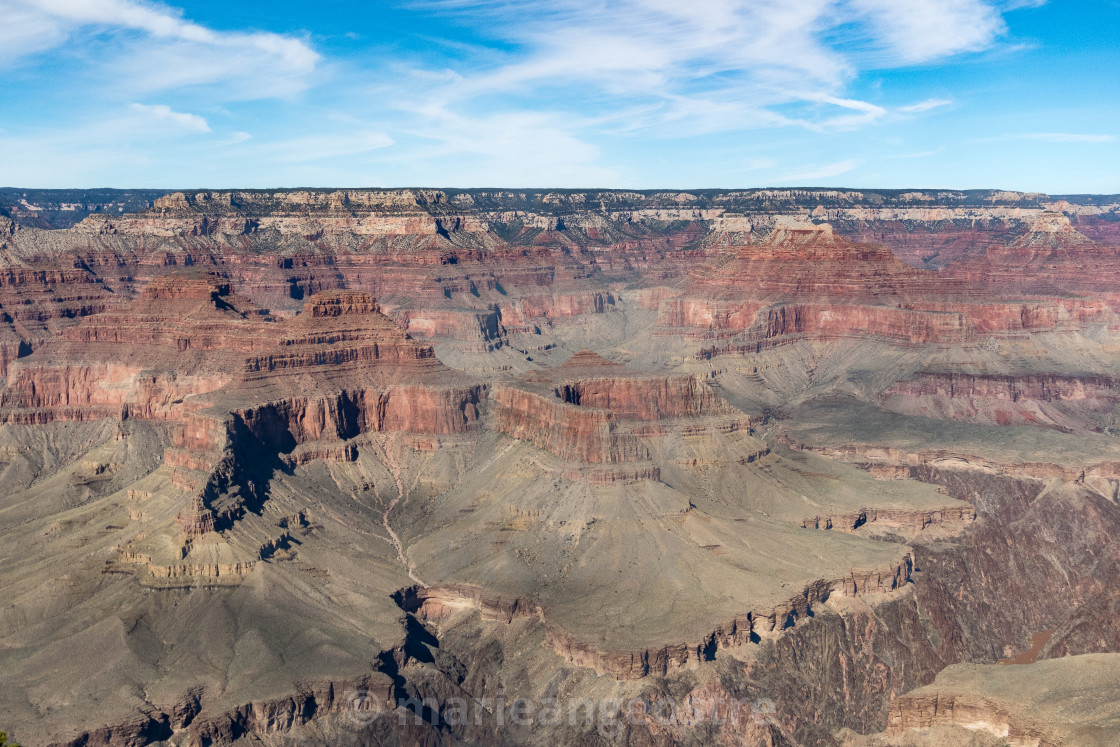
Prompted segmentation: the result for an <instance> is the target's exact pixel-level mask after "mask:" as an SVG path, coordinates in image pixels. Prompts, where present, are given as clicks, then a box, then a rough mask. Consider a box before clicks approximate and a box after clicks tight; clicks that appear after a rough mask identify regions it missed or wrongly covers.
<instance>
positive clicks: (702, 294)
mask: <svg viewBox="0 0 1120 747" xmlns="http://www.w3.org/2000/svg"><path fill="white" fill-rule="evenodd" d="M19 199H24V198H19ZM28 199H30V198H28ZM51 204H54V203H51ZM83 204H84V203H83ZM106 204H108V203H106ZM129 204H130V205H131V204H132V203H129ZM1116 209H1117V206H1116V204H1113V203H1110V202H1108V201H1105V202H1101V201H1099V200H1098V201H1090V202H1086V203H1084V204H1081V203H1076V202H1069V201H1066V202H1061V201H1054V200H1049V199H1048V198H1046V196H1045V195H1027V194H1018V193H995V192H976V193H953V192H937V193H919V192H913V193H898V194H885V193H878V192H850V191H812V190H756V191H740V192H724V193H718V192H702V193H663V192H662V193H629V192H599V193H548V192H478V191H464V192H454V191H438V190H420V191H414V190H396V191H344V192H332V191H304V192H299V191H296V192H199V193H174V194H171V195H166V196H163V197H160V198H158V199H156V200H154V201H153V205H152V207H151V208H150V209H147V210H144V211H141V212H138V213H128V212H125V213H117V214H113V215H110V214H107V213H105V214H93V215H90V216H89V217H88V218H86V219H85V220H83V221H82V222H81V223H79V224H78V225H76V226H74V227H73V228H70V229H66V230H58V231H43V230H41V229H36V228H31V227H28V226H26V225H21V224H16V223H12V224H10V230H9V231H7V232H6V236H5V238H4V241H3V244H2V246H0V267H3V268H5V269H6V272H7V273H8V275H7V277H8V280H7V282H4V281H2V280H0V306H3V308H4V309H6V310H7V313H8V315H9V316H10V317H11V319H10V320H6V321H5V322H4V324H5V325H6V326H5V327H4V328H3V330H2V331H3V337H4V338H7V339H0V363H3V364H4V365H6V363H7V362H8V361H10V360H14V359H15V358H17V357H19V356H20V355H26V353H27V352H28V351H29V350H32V349H34V348H36V347H37V346H39V345H40V344H42V342H43V341H44V340H46V339H48V338H49V337H50V336H51V335H52V334H54V333H55V332H56V331H57V330H59V329H62V328H64V327H66V326H69V325H70V324H72V323H73V320H74V319H76V318H80V317H82V316H86V315H89V314H92V313H98V312H100V311H104V310H106V309H110V308H115V307H118V306H119V305H120V304H121V303H123V302H124V301H127V300H128V299H129V298H131V297H133V296H134V295H135V294H137V293H138V292H139V291H140V290H141V289H142V288H143V286H144V285H145V284H146V283H147V282H149V281H150V280H151V279H152V278H154V277H157V276H159V275H162V274H164V273H166V272H169V271H172V270H175V269H181V268H183V267H185V266H193V267H205V268H211V269H214V270H215V271H218V272H220V273H221V274H223V275H224V276H226V277H228V278H229V279H230V281H231V282H232V284H233V289H234V290H235V291H236V292H238V293H241V294H243V295H245V296H247V297H248V298H251V299H252V300H253V301H254V302H255V303H256V304H257V305H259V306H262V307H268V308H272V309H274V310H277V311H285V312H294V311H296V310H298V309H299V308H300V306H301V305H302V303H301V302H302V301H303V300H304V299H305V298H306V297H307V296H310V295H312V294H314V293H320V292H323V291H327V290H340V289H352V290H359V291H364V292H367V293H370V294H371V295H373V296H375V297H377V298H379V299H380V300H381V302H382V304H383V305H384V307H385V308H386V309H387V310H388V311H389V313H390V315H391V316H392V317H393V318H394V319H395V320H396V321H397V322H398V323H400V324H401V325H402V326H404V327H405V328H406V329H407V330H409V331H410V332H412V333H413V334H415V335H418V336H422V337H425V338H428V339H431V340H445V341H448V342H451V343H453V344H455V345H457V346H458V347H459V349H460V350H462V351H463V352H465V353H469V354H478V353H485V352H490V351H492V350H494V349H496V348H500V347H502V346H503V345H507V344H508V343H509V341H511V340H514V341H517V338H518V337H519V336H521V335H523V334H530V335H536V334H538V333H540V331H541V327H545V328H547V327H549V326H552V325H553V324H558V323H563V322H564V320H568V319H579V318H583V317H587V316H594V315H598V314H604V313H609V312H611V311H612V310H615V309H617V308H618V307H619V303H620V300H621V296H620V294H619V290H620V289H622V288H625V287H636V288H637V287H640V288H643V292H645V290H644V287H645V286H647V285H649V284H650V283H661V284H668V285H670V286H676V288H677V291H678V292H680V291H686V290H688V289H689V288H693V290H692V291H690V292H685V293H684V294H683V295H681V297H680V298H679V300H677V301H675V302H671V303H669V304H668V305H667V306H666V307H665V308H663V309H662V310H661V319H660V321H659V323H660V325H661V326H663V327H665V328H667V329H668V328H673V329H675V330H677V333H676V334H680V333H684V334H691V333H687V332H684V331H685V330H709V329H726V330H747V329H749V328H751V327H752V326H753V327H757V329H756V330H755V332H754V333H753V334H752V335H751V336H749V337H751V338H752V339H749V340H747V341H741V342H739V343H738V344H737V346H736V345H734V344H733V345H732V346H731V347H732V348H735V347H737V348H740V349H746V347H747V346H748V345H749V344H752V343H753V344H755V346H756V347H757V345H758V340H755V339H753V338H754V337H759V338H761V339H763V340H764V339H768V337H769V338H772V337H774V336H775V335H778V334H786V333H779V332H776V331H775V330H773V329H772V327H773V324H774V322H773V321H772V320H767V318H766V317H764V318H763V319H758V318H757V315H758V314H759V312H760V310H763V309H764V308H765V307H767V306H773V305H774V304H775V303H779V302H781V303H788V302H790V301H793V300H800V301H801V303H803V304H804V303H805V302H806V301H809V300H811V301H813V302H814V303H822V302H823V301H824V299H827V302H826V303H822V305H828V306H835V305H837V304H841V305H842V306H843V308H841V309H838V310H836V309H834V310H833V316H832V317H828V316H823V317H822V314H821V313H820V312H819V311H817V310H816V309H808V308H806V309H805V310H804V311H803V312H802V316H803V317H804V319H805V325H806V326H805V328H804V329H801V330H793V331H790V332H789V333H788V334H799V335H802V336H804V335H809V336H817V337H835V336H843V335H866V334H874V335H880V336H884V337H886V338H888V339H895V340H899V341H903V342H907V343H914V342H922V341H927V340H932V341H938V340H940V341H952V340H961V339H970V335H972V334H974V333H975V334H990V333H1000V332H1005V331H1014V330H1017V329H1024V328H1027V329H1038V328H1049V327H1053V326H1054V323H1052V322H1045V323H1043V324H1041V325H1039V324H1034V323H1025V322H1019V321H1017V320H1016V319H1017V317H1018V312H1009V313H1002V312H1001V311H1000V310H998V309H995V308H993V307H992V306H991V304H990V303H989V307H988V308H986V309H980V308H976V309H972V308H971V306H972V305H973V304H975V303H977V302H980V303H986V302H988V300H989V299H984V298H980V297H978V296H977V293H978V289H977V286H979V287H980V288H986V291H985V292H986V293H988V294H989V295H990V294H991V293H992V292H995V293H996V294H997V295H1004V294H1005V293H1006V292H1007V291H1012V292H1014V293H1019V294H1021V293H1024V292H1031V293H1035V294H1041V295H1044V296H1045V295H1054V294H1056V293H1066V292H1069V291H1071V290H1075V289H1076V288H1077V287H1086V288H1087V287H1092V288H1094V289H1095V290H1098V291H1100V292H1104V290H1105V287H1106V286H1107V283H1108V281H1107V280H1105V279H1104V278H1105V277H1106V276H1107V274H1108V272H1110V270H1108V266H1109V265H1108V263H1107V261H1106V260H1107V256H1108V253H1107V250H1103V249H1102V248H1101V247H1100V246H1099V245H1097V244H1093V243H1091V242H1090V240H1089V238H1088V237H1086V236H1085V235H1083V234H1081V233H1079V232H1078V231H1077V230H1075V228H1074V227H1073V225H1072V224H1070V222H1069V221H1070V219H1071V218H1073V219H1075V220H1077V221H1078V223H1077V225H1079V226H1080V225H1081V224H1082V222H1084V221H1092V220H1097V221H1104V218H1103V217H1102V216H1104V217H1107V216H1110V215H1114V214H1115V212H1116ZM825 221H827V223H825ZM953 232H961V233H962V235H963V236H964V237H965V238H962V239H960V241H959V244H960V246H962V247H963V246H965V245H968V246H970V247H973V246H974V247H976V249H970V250H969V251H967V252H964V251H963V249H962V250H961V251H959V252H957V253H956V254H954V255H952V256H953V257H954V258H957V259H962V260H967V261H966V262H964V263H963V264H960V263H958V264H957V265H954V267H953V269H952V270H950V271H949V272H948V274H949V275H952V276H953V277H954V278H956V280H949V279H947V278H946V277H939V276H938V275H936V274H935V273H931V272H922V271H916V270H912V269H910V268H909V267H907V266H906V265H905V264H903V262H901V261H900V260H899V259H896V258H895V257H894V255H892V254H891V252H890V251H888V250H887V249H885V248H883V245H884V244H885V245H886V246H888V247H890V248H891V249H893V250H895V251H896V252H897V253H898V254H899V256H901V257H903V259H905V260H906V261H907V262H910V263H911V264H918V265H923V264H924V263H923V262H922V261H921V258H920V257H917V256H915V253H917V254H918V255H922V256H925V255H923V250H921V249H920V248H916V247H915V244H914V242H917V243H918V244H919V245H922V244H923V242H927V241H928V244H929V245H934V244H945V245H946V246H948V245H949V244H951V243H952V242H953V241H955V239H952V240H948V243H946V242H947V240H946V238H945V235H946V234H949V235H952V234H953ZM922 236H927V237H928V240H927V239H922V238H920V237H922ZM853 241H854V242H856V243H851V242H853ZM984 247H989V248H990V252H995V254H992V255H991V256H990V257H985V256H983V255H981V254H980V253H979V251H980V250H982V249H983V248H984ZM1000 252H1004V253H1003V254H1000ZM1070 252H1073V253H1074V257H1075V258H1074V259H1072V260H1067V259H1065V258H1064V257H1065V256H1066V255H1068V254H1069V253H1070ZM946 253H947V255H948V254H949V252H948V250H947V252H946ZM935 254H936V252H935ZM1051 255H1053V256H1059V255H1060V256H1061V257H1062V258H1061V259H1059V261H1058V263H1059V264H1061V265H1063V267H1065V268H1067V269H1053V268H1049V265H1052V264H1053V261H1052V259H1048V257H1051ZM947 258H948V256H946V257H940V258H939V259H937V260H936V261H934V262H932V264H928V265H924V266H930V267H940V266H942V265H943V264H944V262H945V260H947ZM969 263H971V264H969ZM1088 268H1096V269H1095V270H1094V272H1093V275H1094V277H1093V279H1091V280H1089V279H1086V278H1085V277H1084V275H1085V274H1086V273H1085V270H1086V269H1088ZM1079 272H1080V274H1081V275H1082V278H1081V279H1080V280H1079V279H1078V277H1077V275H1078V273H1079ZM962 281H963V282H962ZM36 288H38V289H39V290H36ZM736 289H738V290H736ZM29 294H31V295H29ZM36 294H37V295H36ZM647 303H648V302H647ZM31 304H33V305H34V312H33V313H29V309H28V308H27V306H29V305H31ZM939 304H940V305H939ZM1038 304H1040V305H1041V306H1043V307H1045V306H1046V305H1047V304H1046V303H1045V302H1038ZM1068 305H1069V304H1068V302H1067V304H1066V306H1067V311H1068ZM899 308H901V309H903V312H898V311H897V310H898V309H899ZM892 309H893V310H892ZM927 312H928V313H927ZM768 313H770V312H768ZM1042 313H1043V315H1047V314H1049V315H1054V314H1059V313H1060V311H1059V310H1047V311H1043V312H1042ZM1093 313H1094V315H1097V312H1093ZM1074 316H1076V314H1074ZM1005 317H1006V319H1005ZM778 323H779V324H780V321H779V322H778ZM518 342H519V341H518ZM519 346H520V347H525V345H524V343H520V342H519Z"/></svg>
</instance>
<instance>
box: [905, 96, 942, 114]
mask: <svg viewBox="0 0 1120 747" xmlns="http://www.w3.org/2000/svg"><path fill="white" fill-rule="evenodd" d="M952 104H953V101H952V99H926V100H925V101H919V102H918V103H916V104H910V105H909V106H900V107H899V108H898V110H899V111H900V112H905V113H906V114H920V113H922V112H928V111H930V110H932V109H940V108H941V107H943V106H952Z"/></svg>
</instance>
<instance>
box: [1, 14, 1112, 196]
mask: <svg viewBox="0 0 1120 747" xmlns="http://www.w3.org/2000/svg"><path fill="white" fill-rule="evenodd" d="M1118 71H1120V0H1098V1H1097V2H1074V1H1070V0H1067V1H1061V0H1055V1H1053V2H1049V3H1045V2H1037V1H1032V0H520V1H519V2H514V1H512V0H476V1H473V2H472V1H469V0H402V1H401V2H341V1H340V0H317V1H315V2H307V1H306V0H302V1H300V2H295V1H293V0H272V1H271V2H257V1H256V0H241V1H240V2H229V0H223V1H221V2H219V1H218V0H199V1H190V2H188V1H185V0H184V1H181V2H177V3H175V4H169V5H165V4H160V3H154V2H148V1H147V0H0V153H3V157H2V158H0V185H3V186H25V187H69V186H77V187H92V186H114V187H187V188H192V187H219V188H220V187H235V186H239V187H279V186H447V187H468V186H476V187H493V186H510V187H530V186H555V187H620V188H674V187H675V188H699V187H749V186H798V185H800V186H851V187H952V188H979V187H999V188H1006V189H1021V190H1037V191H1045V192H1050V193H1052V194H1056V193H1070V192H1098V193H1120V75H1118V74H1117V73H1118Z"/></svg>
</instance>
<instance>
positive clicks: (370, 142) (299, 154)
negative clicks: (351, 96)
mask: <svg viewBox="0 0 1120 747" xmlns="http://www.w3.org/2000/svg"><path fill="white" fill-rule="evenodd" d="M242 134H243V133H242ZM392 144H393V138H391V137H389V136H388V135H386V134H385V133H383V132H371V131H368V130H364V131H363V130H360V131H353V132H337V133H335V134H331V135H305V136H303V137H297V138H291V139H289V140H280V141H274V142H271V143H261V144H260V145H258V146H256V147H255V148H254V149H253V150H254V152H255V153H256V154H257V155H260V156H262V157H267V158H269V159H270V160H272V161H277V162H281V163H307V162H313V161H324V160H327V159H331V158H338V157H340V156H356V155H360V154H363V153H369V152H370V151H373V150H378V149H380V148H387V147H389V146H390V145H392Z"/></svg>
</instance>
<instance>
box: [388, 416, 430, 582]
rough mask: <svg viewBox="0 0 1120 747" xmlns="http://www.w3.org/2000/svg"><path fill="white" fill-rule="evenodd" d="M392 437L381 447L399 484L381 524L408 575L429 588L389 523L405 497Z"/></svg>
mask: <svg viewBox="0 0 1120 747" xmlns="http://www.w3.org/2000/svg"><path fill="white" fill-rule="evenodd" d="M391 439H392V436H390V437H389V438H388V439H386V440H385V443H384V444H383V445H382V447H381V453H382V454H383V455H384V457H385V466H386V468H388V470H389V474H391V475H392V476H393V482H395V483H396V485H397V497H396V498H394V499H393V500H391V501H389V505H388V506H386V507H385V511H384V512H383V513H382V514H381V525H382V526H383V527H385V531H386V532H388V534H389V542H391V543H392V544H393V547H395V548H396V550H397V557H398V558H400V561H401V565H403V566H404V568H405V570H406V571H407V572H408V577H409V578H410V579H412V580H413V581H414V582H415V583H417V584H418V585H420V586H423V587H424V588H428V585H427V584H426V583H424V581H423V580H422V579H421V578H420V577H419V576H417V575H416V573H415V572H414V571H413V570H412V563H411V562H409V560H408V556H406V555H405V554H404V545H403V544H401V538H400V537H398V536H397V533H396V532H394V531H393V527H392V526H390V524H389V514H390V512H392V510H393V509H394V508H396V507H397V504H398V503H400V502H401V499H402V498H404V483H403V482H401V466H400V465H399V464H398V463H397V460H396V458H394V457H393V452H392V449H390V448H389V447H390V442H391Z"/></svg>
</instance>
